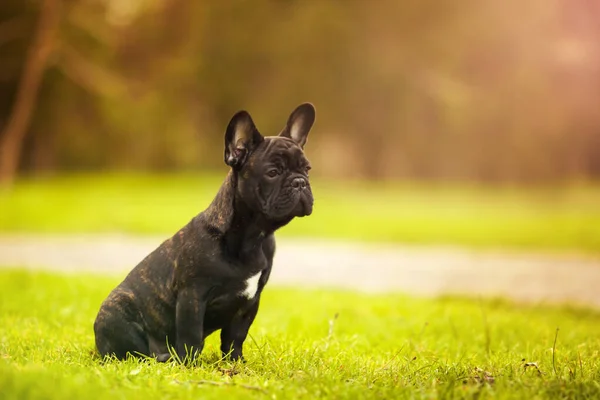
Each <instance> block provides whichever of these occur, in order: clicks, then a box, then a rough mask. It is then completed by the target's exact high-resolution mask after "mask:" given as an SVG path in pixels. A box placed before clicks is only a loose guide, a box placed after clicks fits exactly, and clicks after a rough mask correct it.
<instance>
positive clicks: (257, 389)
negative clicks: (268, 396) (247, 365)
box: [174, 379, 267, 393]
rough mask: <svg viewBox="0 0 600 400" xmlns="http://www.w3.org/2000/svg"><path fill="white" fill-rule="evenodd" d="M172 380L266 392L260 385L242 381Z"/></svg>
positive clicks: (181, 382) (179, 382)
mask: <svg viewBox="0 0 600 400" xmlns="http://www.w3.org/2000/svg"><path fill="white" fill-rule="evenodd" d="M174 382H175V383H177V384H183V383H192V384H195V385H212V386H237V387H240V388H242V389H248V390H256V391H258V392H264V393H267V391H266V390H265V389H263V388H261V387H260V386H252V385H246V384H244V383H236V382H223V381H209V380H206V379H198V380H193V381H179V380H177V379H175V380H174Z"/></svg>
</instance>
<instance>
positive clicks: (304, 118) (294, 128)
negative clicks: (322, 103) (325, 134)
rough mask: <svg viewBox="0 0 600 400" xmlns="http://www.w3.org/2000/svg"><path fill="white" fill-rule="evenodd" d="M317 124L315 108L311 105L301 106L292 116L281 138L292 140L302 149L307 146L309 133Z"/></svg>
mask: <svg viewBox="0 0 600 400" xmlns="http://www.w3.org/2000/svg"><path fill="white" fill-rule="evenodd" d="M314 123H315V107H314V106H313V105H312V104H310V103H304V104H300V105H299V106H298V107H297V108H296V109H295V110H294V111H293V112H292V114H291V115H290V117H289V118H288V121H287V123H286V124H285V128H283V130H282V131H281V133H280V134H279V136H285V137H288V138H290V139H292V140H293V141H294V142H296V143H297V144H298V146H300V147H301V148H304V145H305V144H306V138H307V137H308V132H310V128H312V126H313V124H314Z"/></svg>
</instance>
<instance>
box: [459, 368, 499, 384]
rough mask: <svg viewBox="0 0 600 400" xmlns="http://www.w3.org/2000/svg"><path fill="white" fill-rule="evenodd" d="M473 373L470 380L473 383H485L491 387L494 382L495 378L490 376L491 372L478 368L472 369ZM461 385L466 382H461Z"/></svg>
mask: <svg viewBox="0 0 600 400" xmlns="http://www.w3.org/2000/svg"><path fill="white" fill-rule="evenodd" d="M473 371H474V372H475V375H473V376H472V377H471V380H472V381H474V382H475V383H479V384H484V383H487V384H490V385H492V384H493V383H494V382H496V377H494V375H492V373H491V372H488V371H486V370H484V369H482V368H479V367H475V368H473ZM463 383H464V384H467V383H468V381H463Z"/></svg>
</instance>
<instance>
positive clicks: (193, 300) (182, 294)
mask: <svg viewBox="0 0 600 400" xmlns="http://www.w3.org/2000/svg"><path fill="white" fill-rule="evenodd" d="M314 120H315V109H314V107H313V106H312V104H309V103H305V104H302V105H300V106H299V107H298V108H296V109H295V110H294V112H292V114H291V115H290V117H289V119H288V121H287V124H286V125H285V128H284V129H283V130H282V131H281V133H280V134H279V136H271V137H263V136H262V135H261V134H260V133H259V132H258V130H257V129H256V127H255V126H254V122H253V121H252V118H251V117H250V114H248V113H247V112H246V111H240V112H238V113H237V114H235V115H234V116H233V118H232V119H231V122H230V123H229V125H228V126H227V130H226V132H225V163H226V164H227V165H229V166H230V167H231V170H230V172H229V174H228V175H227V178H226V179H225V182H224V183H223V185H222V186H221V188H220V190H219V192H218V193H217V195H216V197H215V199H214V200H213V202H212V203H211V204H210V205H209V206H208V208H207V209H206V210H205V211H204V212H202V213H200V214H199V215H197V216H196V217H194V218H193V219H192V220H191V221H190V222H189V223H188V224H187V225H186V226H184V227H183V228H182V229H181V230H180V231H179V232H177V233H176V234H175V235H174V236H173V237H171V238H170V239H168V240H167V241H165V242H164V243H162V244H161V245H160V246H159V247H158V248H157V249H156V250H154V251H153V252H152V253H150V254H149V255H148V256H147V257H146V258H145V259H144V260H143V261H142V262H140V264H138V265H137V266H136V267H135V268H134V269H133V270H132V271H131V272H130V273H129V275H127V277H126V278H125V280H124V281H123V282H122V283H121V284H120V285H119V286H117V287H116V288H115V289H114V290H113V291H112V292H111V293H110V295H109V296H108V298H107V299H106V300H105V301H104V302H103V303H102V306H101V307H100V311H99V312H98V316H97V317H96V321H95V323H94V332H95V335H96V347H97V348H98V351H99V352H100V355H102V356H103V357H105V356H116V357H117V358H118V359H124V358H126V356H127V354H130V355H132V356H150V357H156V359H157V360H159V361H167V360H168V359H170V353H173V354H176V355H177V356H178V358H179V360H180V361H182V362H190V361H192V360H193V359H195V358H196V357H197V356H198V355H199V354H200V353H201V352H202V348H203V346H204V339H205V338H206V337H207V336H208V335H210V334H211V333H213V332H214V331H216V330H219V329H220V330H221V351H222V353H223V356H224V357H230V358H231V359H232V360H237V359H243V356H242V345H243V344H244V340H245V339H246V336H247V334H248V329H249V328H250V325H251V324H252V322H253V321H254V317H255V316H256V313H257V311H258V305H259V301H260V295H261V292H262V290H263V288H264V287H265V284H266V283H267V281H268V279H269V274H270V273H271V267H272V264H273V255H274V253H275V238H274V236H273V233H274V232H275V231H276V230H277V229H278V228H281V227H282V226H284V225H286V224H287V223H288V222H290V221H291V220H292V219H293V218H294V217H302V216H306V215H310V214H311V213H312V207H313V195H312V192H311V188H310V184H309V180H308V171H309V169H310V164H309V162H308V160H307V159H306V157H305V156H304V152H303V147H304V144H305V143H306V138H307V136H308V132H309V131H310V129H311V127H312V125H313V123H314Z"/></svg>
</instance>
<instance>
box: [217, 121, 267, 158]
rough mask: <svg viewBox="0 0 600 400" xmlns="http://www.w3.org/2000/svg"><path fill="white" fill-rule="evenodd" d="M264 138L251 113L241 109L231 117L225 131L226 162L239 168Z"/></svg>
mask: <svg viewBox="0 0 600 400" xmlns="http://www.w3.org/2000/svg"><path fill="white" fill-rule="evenodd" d="M263 140H264V138H263V136H262V135H261V134H260V132H258V130H257V129H256V126H254V121H252V117H250V114H248V112H246V111H239V112H238V113H236V114H235V115H234V116H233V117H232V118H231V121H229V125H227V130H226V131H225V164H227V165H229V166H230V167H232V168H234V169H239V168H240V167H241V166H242V165H244V162H246V160H247V159H248V155H249V154H250V153H251V152H252V151H253V150H254V149H255V148H256V146H258V145H259V144H260V143H261V142H262V141H263Z"/></svg>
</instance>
